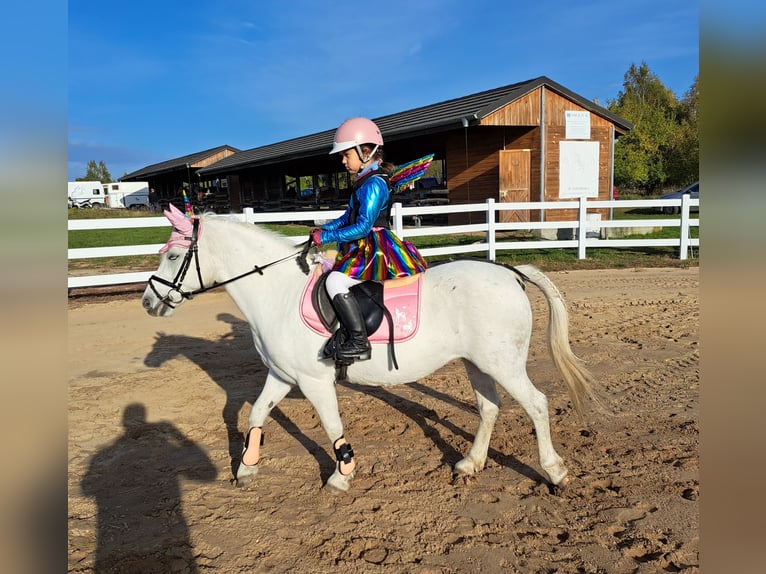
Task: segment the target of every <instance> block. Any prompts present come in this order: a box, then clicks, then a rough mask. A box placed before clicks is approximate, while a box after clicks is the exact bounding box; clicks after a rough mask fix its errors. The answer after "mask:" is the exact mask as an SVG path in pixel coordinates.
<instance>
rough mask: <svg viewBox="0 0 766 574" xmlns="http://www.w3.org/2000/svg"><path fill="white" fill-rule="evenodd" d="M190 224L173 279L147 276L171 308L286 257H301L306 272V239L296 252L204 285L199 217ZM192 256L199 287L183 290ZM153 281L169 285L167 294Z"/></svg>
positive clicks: (307, 243) (279, 261) (261, 273)
mask: <svg viewBox="0 0 766 574" xmlns="http://www.w3.org/2000/svg"><path fill="white" fill-rule="evenodd" d="M192 224H193V227H192V236H191V237H184V239H186V240H188V241H189V249H188V250H187V251H186V255H184V260H183V261H182V262H181V267H180V268H179V269H178V273H176V276H175V277H174V278H173V281H168V280H167V279H164V278H163V277H159V276H157V275H152V276H151V277H149V287H151V289H152V291H153V292H154V294H155V295H157V297H158V298H159V300H160V302H161V303H163V304H164V305H167V306H168V307H170V308H171V309H175V308H176V305H178V304H180V303H181V302H182V301H183V300H184V299H192V298H193V297H194V296H195V295H199V294H200V293H204V292H205V291H210V290H211V289H215V288H217V287H221V286H222V285H226V284H227V283H231V282H232V281H236V280H237V279H242V278H243V277H247V276H248V275H252V274H253V273H258V274H259V275H263V270H264V269H266V268H267V267H270V266H272V265H275V264H277V263H281V262H282V261H286V260H287V259H290V258H292V257H295V256H296V255H298V256H300V257H301V259H300V260H299V265H300V264H301V263H303V265H301V269H302V270H303V271H304V273H306V274H308V266H307V265H306V262H305V260H304V259H303V258H304V257H305V256H306V253H308V249H309V247H310V246H311V242H310V241H306V242H305V243H304V244H303V248H302V249H301V250H300V251H298V252H297V253H292V254H290V255H288V256H286V257H282V258H281V259H277V260H276V261H272V262H271V263H267V264H266V265H264V266H263V267H260V266H258V265H254V266H253V268H252V269H251V270H250V271H245V272H244V273H240V274H239V275H237V276H236V277H232V278H231V279H227V280H226V281H221V282H220V283H213V284H212V285H209V286H207V287H205V286H204V285H202V272H201V271H200V265H199V251H198V249H197V242H198V239H199V219H198V218H196V217H195V218H193V219H192ZM192 258H193V259H194V266H195V268H196V270H197V279H198V280H199V284H200V288H199V289H194V290H193V291H184V289H183V282H184V278H185V277H186V273H187V272H188V271H189V267H190V266H191V262H192ZM304 267H305V268H304ZM155 283H161V284H162V285H165V286H166V287H170V290H169V291H168V292H167V294H165V295H162V294H161V293H160V292H159V291H158V290H157V287H156V286H155Z"/></svg>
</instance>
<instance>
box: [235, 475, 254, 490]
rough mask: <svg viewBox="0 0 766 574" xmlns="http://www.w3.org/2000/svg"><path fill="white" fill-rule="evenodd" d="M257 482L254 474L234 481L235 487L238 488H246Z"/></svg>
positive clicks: (239, 477)
mask: <svg viewBox="0 0 766 574" xmlns="http://www.w3.org/2000/svg"><path fill="white" fill-rule="evenodd" d="M254 481H255V475H254V474H248V475H246V476H238V477H237V478H235V479H234V486H236V487H237V488H242V487H245V486H247V485H249V484H252V483H253V482H254Z"/></svg>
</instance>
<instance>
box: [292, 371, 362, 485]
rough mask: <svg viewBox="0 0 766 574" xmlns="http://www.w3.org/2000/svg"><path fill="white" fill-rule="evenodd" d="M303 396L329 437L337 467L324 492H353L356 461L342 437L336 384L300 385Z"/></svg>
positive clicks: (349, 446) (323, 382) (307, 383)
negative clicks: (352, 484) (314, 411)
mask: <svg viewBox="0 0 766 574" xmlns="http://www.w3.org/2000/svg"><path fill="white" fill-rule="evenodd" d="M298 385H299V386H300V389H301V391H302V392H303V395H304V396H305V397H306V398H307V399H308V400H309V402H310V403H311V404H312V405H313V407H314V409H316V412H317V414H318V415H319V420H320V421H321V423H322V428H323V429H324V431H325V433H327V436H328V438H329V439H330V443H331V444H332V447H333V451H334V452H335V458H336V460H337V464H336V465H335V472H333V473H332V475H331V476H330V478H328V479H327V483H325V485H324V487H325V490H327V491H328V492H330V493H332V494H341V493H343V492H347V491H348V489H349V488H351V479H352V478H354V470H355V469H356V461H355V460H354V451H353V449H352V448H351V445H350V444H349V443H348V442H347V441H346V437H345V436H344V435H343V422H342V421H341V419H340V412H339V410H338V395H337V394H336V393H335V383H334V381H332V380H329V381H317V380H312V381H310V382H301V381H299V383H298Z"/></svg>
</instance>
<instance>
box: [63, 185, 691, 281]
mask: <svg viewBox="0 0 766 574" xmlns="http://www.w3.org/2000/svg"><path fill="white" fill-rule="evenodd" d="M618 206H619V207H620V208H664V207H677V208H680V213H681V217H680V218H665V219H662V218H660V219H620V220H609V221H600V220H593V219H589V218H588V215H589V214H588V210H589V209H590V210H594V209H614V208H616V207H618ZM698 206H699V199H690V198H689V196H683V197H682V198H681V199H670V200H668V199H642V200H620V201H590V200H587V199H585V198H580V199H578V200H572V201H557V202H526V203H498V202H496V201H495V200H493V199H488V200H487V201H486V202H485V203H472V204H464V205H443V206H432V207H404V206H402V204H400V203H396V204H394V206H393V208H392V210H391V214H392V217H393V231H394V233H396V234H397V235H398V236H399V237H401V238H407V237H424V236H429V235H455V234H465V233H483V234H484V236H485V241H481V242H475V243H471V244H470V245H451V246H445V247H429V248H424V249H420V252H421V254H422V255H423V256H425V257H428V256H440V255H452V254H458V253H476V252H484V251H486V253H487V259H489V260H490V261H494V260H495V258H496V257H497V252H498V251H502V250H519V249H551V248H562V249H565V248H576V249H577V256H578V258H580V259H585V258H586V254H587V250H588V249H589V248H594V247H614V248H620V247H678V250H679V258H680V259H687V258H688V257H689V254H690V253H692V255H693V248H694V247H699V239H698V238H693V237H692V236H691V235H692V234H691V229H692V228H693V227H699V219H698V218H694V219H692V217H691V208H692V207H698ZM555 209H575V210H577V214H578V216H577V219H575V220H571V221H539V222H516V223H498V222H497V221H496V219H497V217H496V214H497V213H498V212H502V211H514V210H529V211H542V213H543V215H544V214H545V213H547V212H548V211H550V210H555ZM477 212H478V214H479V216H481V218H482V219H483V221H482V222H481V223H469V224H465V225H439V226H430V227H418V226H412V227H405V225H404V220H405V218H413V219H414V220H418V218H421V217H422V216H424V215H442V216H444V215H448V214H450V213H477ZM342 213H343V211H341V210H335V211H326V210H317V211H300V212H283V213H255V212H254V211H253V210H252V209H251V208H246V209H245V210H244V212H243V213H238V214H230V215H226V216H221V217H229V218H231V219H234V220H238V221H244V222H247V223H280V222H281V223H284V222H301V221H308V222H312V223H313V222H317V221H321V220H330V219H334V218H336V217H338V216H340V215H341V214H342ZM542 219H545V217H543V218H542ZM137 227H169V223H168V221H167V219H165V218H164V217H136V218H125V219H76V220H71V221H69V226H68V228H69V231H74V230H84V229H128V228H137ZM646 227H678V228H679V236H678V237H671V238H664V239H656V238H653V239H641V238H638V239H617V238H608V235H609V232H608V231H607V232H606V233H604V234H603V235H606V236H607V238H601V235H602V233H601V232H600V229H605V230H608V229H610V228H628V229H630V228H646ZM513 230H522V231H530V232H534V231H539V232H540V233H541V234H544V233H545V232H546V230H549V231H550V230H557V233H558V232H560V231H561V230H572V232H571V235H572V237H571V238H566V239H538V240H534V241H498V239H497V233H498V232H502V231H513ZM290 239H291V240H293V242H294V243H295V244H296V245H297V244H299V243H302V242H303V241H305V240H306V237H305V236H299V237H291V238H290ZM162 245H163V244H151V245H132V246H123V247H90V248H80V249H69V251H68V257H69V259H91V258H96V257H116V256H130V255H154V254H156V253H157V252H158V250H159V248H160V247H162ZM151 274H152V273H151V272H148V271H143V272H135V273H116V274H100V275H87V276H70V277H69V278H68V282H67V285H68V287H69V288H77V287H97V286H105V285H119V284H128V283H144V282H146V281H147V280H148V279H149V277H150V276H151Z"/></svg>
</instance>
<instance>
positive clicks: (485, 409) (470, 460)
mask: <svg viewBox="0 0 766 574" xmlns="http://www.w3.org/2000/svg"><path fill="white" fill-rule="evenodd" d="M465 367H466V371H467V373H468V378H469V379H470V381H471V386H472V387H473V391H474V395H475V396H476V406H477V408H478V411H479V428H478V429H477V430H476V436H475V437H474V439H473V444H472V445H471V450H470V451H469V452H468V455H467V456H466V457H465V458H463V459H462V460H460V461H458V462H457V464H455V467H454V471H455V473H457V474H464V475H471V474H474V473H476V472H479V471H480V470H482V469H483V468H484V465H485V464H486V462H487V452H488V450H489V440H490V437H491V436H492V429H493V428H494V426H495V421H496V420H497V414H498V412H499V411H500V397H498V395H497V385H496V383H495V381H494V380H493V379H492V377H490V376H488V375H486V374H484V373H482V372H481V371H480V370H479V369H477V368H476V366H475V365H473V363H470V362H469V361H465Z"/></svg>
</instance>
